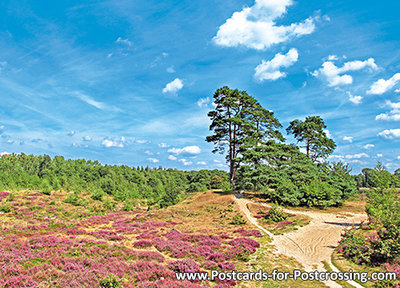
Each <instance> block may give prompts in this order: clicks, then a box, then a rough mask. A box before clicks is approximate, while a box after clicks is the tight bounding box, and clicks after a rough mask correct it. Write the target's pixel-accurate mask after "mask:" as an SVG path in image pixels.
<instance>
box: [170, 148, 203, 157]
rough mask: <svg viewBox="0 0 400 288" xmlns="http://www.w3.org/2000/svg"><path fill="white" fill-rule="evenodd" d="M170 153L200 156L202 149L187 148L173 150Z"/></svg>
mask: <svg viewBox="0 0 400 288" xmlns="http://www.w3.org/2000/svg"><path fill="white" fill-rule="evenodd" d="M168 152H170V153H173V154H176V155H180V154H200V152H201V149H200V147H198V146H186V147H183V148H171V149H168Z"/></svg>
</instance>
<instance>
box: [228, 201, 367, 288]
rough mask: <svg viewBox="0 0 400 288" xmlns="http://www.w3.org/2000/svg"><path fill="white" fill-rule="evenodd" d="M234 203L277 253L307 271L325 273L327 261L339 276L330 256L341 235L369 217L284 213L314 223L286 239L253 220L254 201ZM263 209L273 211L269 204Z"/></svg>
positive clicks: (287, 234) (333, 286)
mask: <svg viewBox="0 0 400 288" xmlns="http://www.w3.org/2000/svg"><path fill="white" fill-rule="evenodd" d="M235 201H236V203H237V204H238V206H239V208H240V210H241V211H242V212H243V213H244V214H245V216H246V217H247V219H248V220H249V221H250V222H251V223H252V224H253V225H255V226H256V227H257V228H259V229H260V230H262V231H263V232H264V233H266V234H267V235H268V236H270V237H271V238H272V239H273V241H272V243H271V244H272V245H273V246H274V247H275V249H276V250H275V251H274V253H277V254H283V255H285V256H289V257H293V258H295V259H296V260H297V261H298V262H299V263H301V264H302V265H303V267H304V270H305V271H315V270H318V271H326V270H325V268H324V266H323V263H322V262H323V261H326V262H327V263H329V265H330V266H331V268H332V270H333V271H335V272H339V270H338V269H337V268H336V267H335V266H333V265H332V263H331V256H332V253H333V251H334V249H335V248H336V247H337V245H338V243H339V241H340V239H341V233H342V232H343V231H344V230H345V229H346V228H347V227H351V226H352V225H358V224H359V223H360V222H361V221H364V220H366V219H367V215H366V214H353V213H347V216H343V214H339V213H321V212H318V211H293V210H290V209H283V210H284V211H285V212H287V213H290V214H302V215H306V216H308V217H310V218H311V221H310V223H309V224H308V225H306V226H304V227H300V228H299V229H298V230H294V231H291V232H288V233H285V234H283V235H274V234H272V233H271V232H269V231H268V230H266V229H264V228H263V227H261V226H260V225H259V224H258V223H257V219H256V218H254V217H252V216H251V213H250V211H249V209H248V208H247V204H249V203H254V202H253V201H251V200H248V199H245V198H242V195H236V197H235ZM258 204H260V203H258ZM262 205H264V206H266V207H270V206H269V205H267V204H262ZM324 283H325V284H326V285H327V286H329V287H332V288H336V287H342V286H341V285H339V284H338V283H336V282H334V281H326V282H324ZM348 283H349V284H351V285H352V286H354V287H359V288H360V287H362V286H361V285H359V284H358V283H356V282H354V281H350V282H348Z"/></svg>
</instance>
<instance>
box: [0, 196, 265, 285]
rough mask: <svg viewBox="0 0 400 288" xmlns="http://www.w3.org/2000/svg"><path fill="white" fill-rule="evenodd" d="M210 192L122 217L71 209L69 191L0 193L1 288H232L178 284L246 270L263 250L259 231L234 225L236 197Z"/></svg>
mask: <svg viewBox="0 0 400 288" xmlns="http://www.w3.org/2000/svg"><path fill="white" fill-rule="evenodd" d="M210 193H211V192H207V193H202V194H199V195H197V196H194V197H195V199H187V200H186V201H184V202H183V203H181V204H179V205H177V206H175V207H171V208H168V209H163V210H150V211H147V209H144V208H142V209H141V208H140V207H138V208H132V211H124V206H122V204H120V205H116V206H114V205H115V203H113V202H112V201H111V200H109V199H104V200H103V201H102V202H101V201H95V200H92V199H91V198H89V197H88V196H85V195H81V200H80V201H81V203H74V205H72V204H70V203H66V202H65V201H67V202H68V200H66V199H68V194H69V193H65V192H52V193H51V195H44V194H42V193H40V192H37V191H33V192H28V191H24V192H16V193H12V194H10V193H9V192H1V194H0V197H1V198H2V200H3V205H2V206H1V210H2V212H1V215H0V221H1V222H0V223H1V229H2V232H1V238H0V261H1V263H0V267H1V268H0V286H1V287H99V286H100V287H118V284H117V283H119V284H120V285H121V286H122V287H210V286H211V287H231V286H234V285H236V283H234V282H233V281H231V282H224V281H220V282H219V283H208V282H207V283H206V282H204V283H203V282H201V283H190V282H185V281H183V282H182V281H176V280H175V273H174V272H183V271H207V270H210V269H217V270H220V271H226V270H233V269H235V267H237V266H238V265H239V266H242V267H243V265H244V266H245V267H246V265H247V264H244V263H247V262H248V261H249V260H250V258H251V257H253V255H254V254H255V252H256V251H257V248H259V246H260V244H259V242H258V241H257V238H261V237H262V234H261V233H260V232H259V231H257V230H252V229H251V227H247V226H246V225H240V228H239V229H238V226H236V225H230V224H229V222H230V221H231V219H232V216H233V215H234V213H237V211H236V210H235V207H234V206H233V204H232V203H233V202H232V200H231V199H232V198H231V195H225V196H224V195H217V194H214V193H212V195H211V194H210ZM216 196H217V197H218V198H215V197H216ZM211 198H214V199H215V201H214V202H213V201H209V200H210V199H211ZM194 200H196V201H194ZM223 207H228V208H223ZM125 210H128V209H125ZM110 285H117V286H110Z"/></svg>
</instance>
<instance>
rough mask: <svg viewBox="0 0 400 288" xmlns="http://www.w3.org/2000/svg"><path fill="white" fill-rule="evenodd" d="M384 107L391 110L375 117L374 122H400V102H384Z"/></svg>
mask: <svg viewBox="0 0 400 288" xmlns="http://www.w3.org/2000/svg"><path fill="white" fill-rule="evenodd" d="M386 106H389V107H390V108H392V110H391V111H390V112H389V113H381V114H379V115H377V116H376V117H375V120H384V121H400V102H397V103H395V102H391V101H386Z"/></svg>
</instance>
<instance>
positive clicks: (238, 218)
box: [229, 214, 246, 225]
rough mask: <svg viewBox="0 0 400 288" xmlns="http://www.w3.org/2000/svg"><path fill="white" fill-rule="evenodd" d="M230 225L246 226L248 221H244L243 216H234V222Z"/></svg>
mask: <svg viewBox="0 0 400 288" xmlns="http://www.w3.org/2000/svg"><path fill="white" fill-rule="evenodd" d="M229 224H232V225H244V224H246V220H244V219H243V216H242V215H240V214H238V215H235V216H233V218H232V221H231V222H229Z"/></svg>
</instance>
